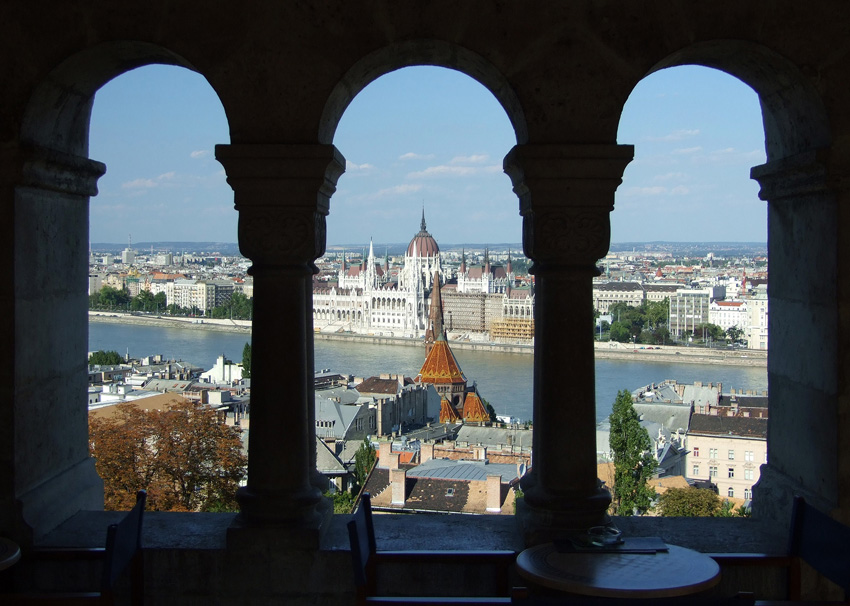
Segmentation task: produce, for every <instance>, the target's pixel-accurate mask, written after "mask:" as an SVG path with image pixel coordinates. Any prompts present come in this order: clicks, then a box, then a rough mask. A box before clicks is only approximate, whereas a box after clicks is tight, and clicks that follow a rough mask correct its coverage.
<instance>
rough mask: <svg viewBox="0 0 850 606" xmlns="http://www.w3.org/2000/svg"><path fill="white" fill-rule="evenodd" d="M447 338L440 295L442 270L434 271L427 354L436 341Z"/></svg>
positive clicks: (426, 336) (426, 337) (427, 332)
mask: <svg viewBox="0 0 850 606" xmlns="http://www.w3.org/2000/svg"><path fill="white" fill-rule="evenodd" d="M439 340H443V341H445V340H446V334H445V331H444V330H443V299H442V297H441V296H440V272H438V271H435V272H434V288H433V290H432V291H431V309H430V310H429V312H428V329H427V330H426V331H425V355H426V356H427V355H428V354H429V353H431V349H432V348H433V347H434V342H435V341H439Z"/></svg>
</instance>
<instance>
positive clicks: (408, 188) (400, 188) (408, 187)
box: [375, 183, 422, 197]
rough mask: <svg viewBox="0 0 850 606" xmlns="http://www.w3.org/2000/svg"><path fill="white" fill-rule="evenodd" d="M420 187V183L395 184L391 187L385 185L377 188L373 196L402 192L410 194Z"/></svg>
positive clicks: (393, 194) (397, 194)
mask: <svg viewBox="0 0 850 606" xmlns="http://www.w3.org/2000/svg"><path fill="white" fill-rule="evenodd" d="M421 189H422V185H420V184H419V183H408V184H405V185H395V186H393V187H387V188H386V189H382V190H379V191H378V192H377V193H376V194H375V197H378V196H380V197H383V196H403V195H404V194H412V193H415V192H418V191H419V190H421Z"/></svg>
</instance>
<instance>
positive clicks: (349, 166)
mask: <svg viewBox="0 0 850 606" xmlns="http://www.w3.org/2000/svg"><path fill="white" fill-rule="evenodd" d="M373 168H375V166H374V165H373V164H369V163H368V162H367V163H366V164H355V163H354V162H349V161H348V160H346V161H345V170H346V171H348V172H357V171H367V170H371V169H373Z"/></svg>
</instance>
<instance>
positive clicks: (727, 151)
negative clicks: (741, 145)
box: [712, 147, 735, 154]
mask: <svg viewBox="0 0 850 606" xmlns="http://www.w3.org/2000/svg"><path fill="white" fill-rule="evenodd" d="M712 153H715V154H734V153H735V148H734V147H727V148H725V149H718V150H717V151H715V152H712Z"/></svg>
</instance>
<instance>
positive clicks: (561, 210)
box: [504, 145, 633, 544]
mask: <svg viewBox="0 0 850 606" xmlns="http://www.w3.org/2000/svg"><path fill="white" fill-rule="evenodd" d="M632 156H633V148H632V146H627V145H620V146H618V145H518V146H516V147H514V149H513V150H511V152H510V153H509V154H508V155H507V156H506V157H505V161H504V167H505V172H506V173H507V174H508V175H509V176H510V177H511V180H512V181H513V184H514V191H515V192H516V194H517V196H519V199H520V215H522V218H523V247H524V249H525V254H526V256H528V257H529V258H531V259H532V260H533V262H534V264H533V267H532V273H534V275H535V311H534V443H533V453H534V454H533V461H532V468H531V471H530V472H529V473H528V474H527V475H526V476H525V477H524V478H523V480H522V483H521V486H522V489H523V492H524V493H525V499H524V507H523V508H522V510H521V511H519V512H518V513H519V514H520V522H521V524H522V526H523V531H524V534H525V538H526V542H528V543H531V544H533V543H538V542H541V541H551V540H552V538H553V537H555V536H558V535H566V534H569V533H571V532H574V531H576V530H584V529H586V528H587V527H589V526H593V525H595V524H599V523H602V522H603V521H604V519H605V510H606V509H607V507H608V505H609V503H610V495H609V494H608V492H607V490H605V489H604V488H602V487H601V486H600V484H599V481H598V479H597V474H596V395H595V378H594V377H595V369H594V353H593V331H592V325H593V307H592V304H593V298H592V279H593V277H594V276H597V275H599V270H598V269H597V266H596V263H597V262H598V260H599V259H601V258H602V257H604V256H605V254H606V253H607V252H608V246H609V244H610V235H611V234H610V219H609V213H610V212H611V210H612V209H613V208H614V191H615V190H616V189H617V186H618V185H619V184H620V182H621V178H622V175H623V170H624V169H625V167H626V165H627V164H628V163H629V162H630V161H631V159H632Z"/></svg>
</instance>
